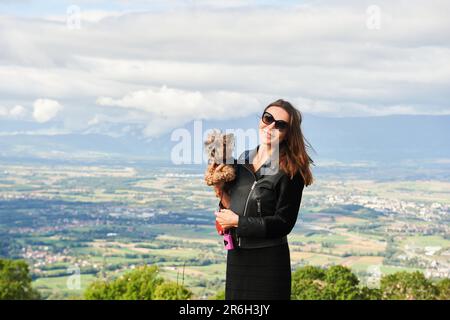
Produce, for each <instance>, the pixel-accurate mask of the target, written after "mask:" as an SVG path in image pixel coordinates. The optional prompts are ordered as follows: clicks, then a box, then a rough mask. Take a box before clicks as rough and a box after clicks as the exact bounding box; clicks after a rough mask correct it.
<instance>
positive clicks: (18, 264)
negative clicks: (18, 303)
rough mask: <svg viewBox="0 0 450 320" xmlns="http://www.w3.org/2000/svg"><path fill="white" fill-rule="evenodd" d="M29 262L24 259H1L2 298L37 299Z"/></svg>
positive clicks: (0, 294) (38, 297)
mask: <svg viewBox="0 0 450 320" xmlns="http://www.w3.org/2000/svg"><path fill="white" fill-rule="evenodd" d="M31 281H32V279H31V275H30V273H29V269H28V264H27V263H26V262H25V261H22V260H7V259H0V300H36V299H40V295H39V292H38V291H36V290H35V289H33V288H32V285H31Z"/></svg>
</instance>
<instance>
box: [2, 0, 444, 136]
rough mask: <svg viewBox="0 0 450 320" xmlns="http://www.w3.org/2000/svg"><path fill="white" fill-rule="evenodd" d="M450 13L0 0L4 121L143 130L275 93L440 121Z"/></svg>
mask: <svg viewBox="0 0 450 320" xmlns="http://www.w3.org/2000/svg"><path fill="white" fill-rule="evenodd" d="M280 3H281V4H280ZM449 12H450V1H446V0H442V1H433V0H431V1H423V0H409V1H378V0H375V1H360V0H359V1H331V0H330V1H274V0H272V1H270V0H265V1H251V0H228V1H225V0H223V1H221V0H217V1H215V0H185V1H181V0H180V1H178V0H165V1H162V0H161V1H159V0H156V1H144V0H140V1H138V0H136V1H134V0H128V1H125V0H122V1H117V0H116V1H101V0H96V1H76V0H74V1H63V0H51V1H50V0H39V1H38V0H28V1H25V0H24V1H19V0H14V1H13V0H6V1H5V0H0V44H1V46H0V120H1V121H2V123H7V122H8V121H10V122H11V123H13V122H14V123H17V122H18V121H28V122H36V123H37V124H47V125H48V126H47V127H50V128H51V124H52V123H55V126H56V124H58V126H57V128H58V130H60V131H64V132H74V131H76V132H80V131H83V130H95V128H100V127H101V126H102V123H116V124H117V123H118V124H120V123H124V124H136V125H140V127H142V128H144V129H143V130H142V135H143V136H147V137H152V136H157V135H159V134H161V133H163V132H168V131H170V130H172V129H174V128H176V127H179V126H182V125H184V124H185V123H187V122H188V121H191V120H194V119H233V118H235V117H243V116H247V115H250V114H252V113H255V112H259V111H260V110H261V109H262V108H263V107H264V106H265V105H267V104H268V103H269V102H271V101H273V100H276V99H278V98H284V99H287V100H290V101H291V102H293V103H294V104H295V105H296V106H297V107H298V108H299V109H300V110H301V111H303V112H305V113H310V114H315V115H323V116H339V117H342V116H380V115H390V114H433V115H448V114H450V102H449V101H450V90H449V88H450V19H449V18H448V13H449ZM55 128H56V127H55ZM1 131H2V129H1V128H0V132H1ZM50 131H51V130H50ZM53 132H54V131H53Z"/></svg>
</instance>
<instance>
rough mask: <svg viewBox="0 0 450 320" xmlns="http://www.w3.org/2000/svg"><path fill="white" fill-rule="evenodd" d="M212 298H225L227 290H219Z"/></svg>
mask: <svg viewBox="0 0 450 320" xmlns="http://www.w3.org/2000/svg"><path fill="white" fill-rule="evenodd" d="M212 300H225V290H220V291H218V292H217V293H216V295H215V296H214V297H212Z"/></svg>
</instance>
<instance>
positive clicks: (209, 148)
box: [204, 129, 222, 159]
mask: <svg viewBox="0 0 450 320" xmlns="http://www.w3.org/2000/svg"><path fill="white" fill-rule="evenodd" d="M221 136H222V133H221V132H220V130H218V129H214V130H212V131H211V132H210V133H209V134H208V136H207V138H206V140H205V142H204V146H205V153H206V154H207V155H208V157H209V158H210V159H211V158H214V157H215V154H216V151H217V148H218V147H219V144H220V143H221V142H220V141H221Z"/></svg>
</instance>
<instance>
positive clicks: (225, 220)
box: [215, 209, 239, 230]
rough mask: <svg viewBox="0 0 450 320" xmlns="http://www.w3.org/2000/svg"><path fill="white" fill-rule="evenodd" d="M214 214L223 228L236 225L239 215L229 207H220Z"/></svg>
mask: <svg viewBox="0 0 450 320" xmlns="http://www.w3.org/2000/svg"><path fill="white" fill-rule="evenodd" d="M215 215H216V220H217V222H219V224H220V225H221V226H222V228H223V229H224V230H227V229H230V228H233V227H237V226H238V222H239V216H238V215H237V214H236V213H234V212H233V211H231V210H229V209H221V210H220V211H219V212H216V213H215Z"/></svg>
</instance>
